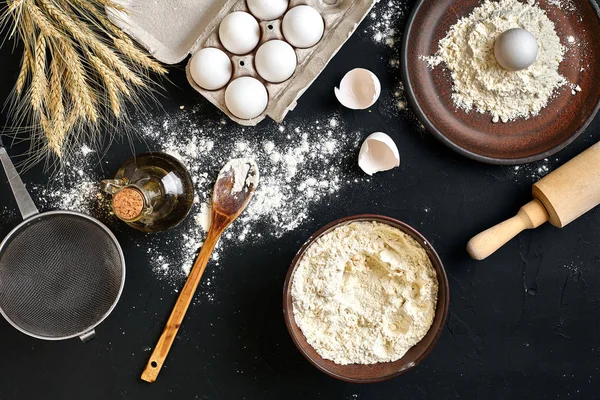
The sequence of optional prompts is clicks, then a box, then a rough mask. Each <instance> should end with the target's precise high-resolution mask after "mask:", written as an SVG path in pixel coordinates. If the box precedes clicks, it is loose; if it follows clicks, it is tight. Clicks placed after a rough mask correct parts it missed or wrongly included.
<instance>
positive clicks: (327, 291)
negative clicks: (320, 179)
mask: <svg viewBox="0 0 600 400" xmlns="http://www.w3.org/2000/svg"><path fill="white" fill-rule="evenodd" d="M448 305H449V287H448V279H447V277H446V273H445V271H444V267H443V265H442V262H441V260H440V258H439V256H438V255H437V253H436V252H435V250H434V249H433V247H432V246H431V244H430V243H429V242H428V241H427V240H426V239H425V238H424V237H423V236H422V235H421V234H420V233H419V232H417V231H416V230H415V229H413V228H412V227H410V226H408V225H406V224H405V223H403V222H400V221H397V220H395V219H393V218H389V217H385V216H379V215H359V216H352V217H347V218H343V219H341V220H338V221H335V222H332V223H331V224H329V225H327V226H325V227H323V228H322V229H321V230H319V231H318V232H317V233H315V234H314V235H313V236H312V237H311V238H310V239H309V240H308V241H307V242H306V243H305V244H304V246H302V248H301V249H300V251H299V252H298V254H297V255H296V257H295V258H294V260H293V262H292V266H291V267H290V270H289V272H288V275H287V278H286V282H285V286H284V293H283V309H284V317H285V321H286V325H287V328H288V331H289V332H290V335H291V337H292V339H293V341H294V343H295V344H296V346H297V347H298V349H299V350H300V352H301V353H302V354H303V355H304V356H305V357H306V358H307V359H308V361H310V362H311V363H312V364H313V365H314V366H315V367H317V368H318V369H319V370H321V371H323V372H325V373H326V374H328V375H330V376H332V377H334V378H337V379H341V380H344V381H348V382H354V383H373V382H380V381H384V380H387V379H390V378H393V377H396V376H398V375H400V374H402V373H404V372H406V371H408V370H409V369H411V368H413V367H414V366H415V365H417V364H418V363H419V362H420V361H421V360H423V359H424V358H425V357H426V356H427V355H428V354H429V352H430V351H431V350H432V349H433V347H434V345H435V343H436V342H437V340H438V338H439V336H440V334H441V332H442V330H443V328H444V325H445V321H446V316H447V314H448Z"/></svg>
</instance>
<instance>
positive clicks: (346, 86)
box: [334, 68, 381, 110]
mask: <svg viewBox="0 0 600 400" xmlns="http://www.w3.org/2000/svg"><path fill="white" fill-rule="evenodd" d="M334 92H335V97H337V99H338V101H339V102H340V103H342V105H343V106H344V107H347V108H350V109H352V110H364V109H365V108H369V107H371V106H372V105H373V104H375V102H376V101H377V99H379V95H380V94H381V83H380V82H379V79H378V78H377V76H376V75H375V74H374V73H372V72H371V71H369V70H368V69H364V68H354V69H353V70H351V71H349V72H348V73H347V74H346V75H344V77H343V78H342V81H341V82H340V88H339V89H338V88H334Z"/></svg>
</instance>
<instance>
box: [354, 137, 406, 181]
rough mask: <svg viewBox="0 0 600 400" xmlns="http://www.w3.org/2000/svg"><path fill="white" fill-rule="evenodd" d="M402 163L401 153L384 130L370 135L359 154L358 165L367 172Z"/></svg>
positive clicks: (386, 168) (393, 166)
mask: <svg viewBox="0 0 600 400" xmlns="http://www.w3.org/2000/svg"><path fill="white" fill-rule="evenodd" d="M399 165H400V153H398V147H396V143H394V141H393V140H392V138H391V137H389V136H388V135H386V134H385V133H383V132H375V133H373V134H371V135H369V136H368V137H367V138H366V139H365V141H364V142H363V144H362V146H361V147H360V153H359V155H358V166H359V167H360V169H362V170H363V171H364V172H365V173H366V174H368V175H373V174H374V173H376V172H381V171H388V170H390V169H392V168H396V167H398V166H399Z"/></svg>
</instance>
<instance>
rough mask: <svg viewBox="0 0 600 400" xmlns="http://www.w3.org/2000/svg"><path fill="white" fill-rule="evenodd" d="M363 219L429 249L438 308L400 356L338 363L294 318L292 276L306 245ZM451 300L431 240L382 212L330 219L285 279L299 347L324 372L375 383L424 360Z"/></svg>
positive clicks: (286, 307)
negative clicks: (310, 341)
mask: <svg viewBox="0 0 600 400" xmlns="http://www.w3.org/2000/svg"><path fill="white" fill-rule="evenodd" d="M361 221H368V222H370V221H376V222H380V223H383V224H388V225H390V226H393V227H394V228H397V229H399V230H401V231H402V232H404V233H406V234H408V235H410V236H411V237H413V238H414V239H415V240H416V241H417V242H418V243H419V244H420V245H421V246H423V248H424V249H425V251H426V252H427V254H428V255H429V258H430V259H431V262H432V264H433V267H434V268H435V271H436V274H437V279H438V283H439V289H438V301H437V306H436V309H435V317H434V319H433V324H432V325H431V328H429V332H427V335H425V337H424V338H423V339H422V340H421V341H420V342H419V343H417V344H416V345H415V346H413V347H412V348H411V349H410V350H409V351H408V352H407V353H406V354H405V355H404V357H402V358H401V359H399V360H397V361H394V362H389V363H379V364H372V365H360V364H351V365H338V364H336V363H334V362H333V361H330V360H325V359H323V358H321V356H320V355H318V354H317V352H316V351H315V349H313V348H312V347H311V345H309V344H308V343H307V341H306V338H305V337H304V335H303V334H302V331H301V330H300V328H299V327H298V325H296V321H295V319H294V312H293V311H292V295H291V289H292V277H293V276H294V272H295V270H296V267H297V266H298V264H299V262H300V260H301V258H302V256H303V255H304V252H305V251H306V249H307V248H308V247H309V246H310V245H311V244H313V243H314V241H315V240H317V239H318V238H319V237H321V236H323V235H324V234H326V233H328V232H330V231H332V230H333V229H335V228H337V227H338V226H341V225H345V224H349V223H351V222H361ZM449 304H450V289H449V286H448V278H447V277H446V271H445V270H444V266H443V265H442V260H440V257H439V256H438V255H437V253H436V252H435V250H434V249H433V247H432V246H431V244H430V243H429V242H428V241H427V239H425V238H424V237H423V235H421V234H420V233H419V232H417V231H416V230H415V229H414V228H412V227H410V226H409V225H407V224H405V223H404V222H400V221H398V220H395V219H393V218H390V217H384V216H382V215H370V214H363V215H356V216H352V217H346V218H342V219H339V220H337V221H334V222H332V223H330V224H329V225H327V226H325V227H323V228H321V229H320V230H319V231H317V232H316V233H315V234H314V235H312V236H311V237H310V239H308V241H307V242H306V243H305V244H304V245H303V246H302V248H301V249H300V251H299V252H298V254H297V255H296V257H295V258H294V260H293V261H292V266H291V267H290V269H289V271H288V274H287V277H286V279H285V285H284V287H283V315H284V318H285V323H286V325H287V328H288V331H289V332H290V335H291V336H292V339H293V340H294V343H295V344H296V347H298V350H300V352H301V353H302V354H303V355H304V356H305V357H306V358H307V359H308V361H310V362H311V363H312V364H313V365H314V366H315V367H317V368H318V369H320V370H321V371H323V372H325V373H326V374H328V375H330V376H332V377H334V378H337V379H341V380H343V381H346V382H353V383H374V382H381V381H384V380H387V379H390V378H394V377H396V376H398V375H401V374H403V373H404V372H406V371H408V370H409V369H411V368H413V367H414V366H415V365H417V364H418V363H419V362H421V361H422V360H423V359H424V358H425V357H427V355H428V354H429V353H430V352H431V350H432V349H433V347H434V346H435V344H436V343H437V341H438V339H439V337H440V334H441V333H442V330H444V326H445V324H446V317H447V316H448V306H449Z"/></svg>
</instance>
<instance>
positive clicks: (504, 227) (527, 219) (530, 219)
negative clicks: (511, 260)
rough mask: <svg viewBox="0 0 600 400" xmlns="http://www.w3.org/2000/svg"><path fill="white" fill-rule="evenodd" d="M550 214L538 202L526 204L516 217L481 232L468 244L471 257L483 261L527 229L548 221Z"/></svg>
mask: <svg viewBox="0 0 600 400" xmlns="http://www.w3.org/2000/svg"><path fill="white" fill-rule="evenodd" d="M548 218H549V217H548V213H547V212H546V209H545V208H544V206H543V205H542V203H540V202H539V201H538V200H532V201H530V202H529V203H527V204H525V205H524V206H523V207H521V209H520V210H519V212H518V214H517V215H515V216H514V217H512V218H510V219H508V220H506V221H504V222H501V223H499V224H498V225H496V226H493V227H491V228H490V229H488V230H486V231H483V232H481V233H480V234H479V235H477V236H475V237H474V238H473V239H471V240H469V243H468V244H467V251H468V252H469V255H470V256H471V257H472V258H474V259H475V260H483V259H484V258H487V257H488V256H490V255H491V254H493V253H494V252H495V251H496V250H498V249H499V248H500V247H502V246H504V245H505V244H506V243H507V242H508V241H509V240H511V239H512V238H514V237H515V236H517V235H518V234H519V233H521V232H522V231H523V230H525V229H533V228H537V227H538V226H540V225H542V224H543V223H545V222H546V221H548Z"/></svg>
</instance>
